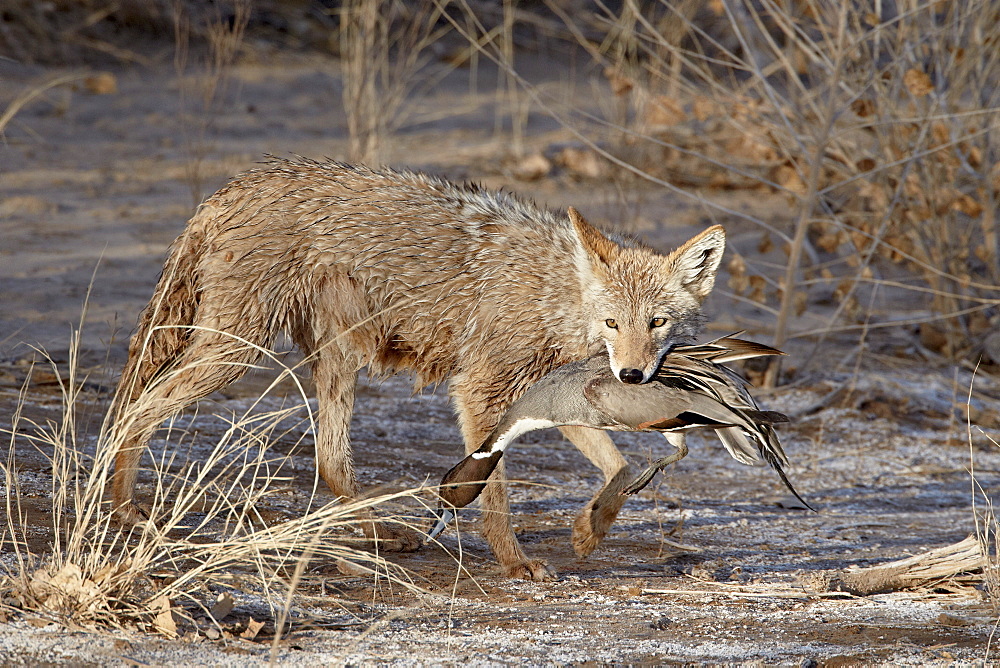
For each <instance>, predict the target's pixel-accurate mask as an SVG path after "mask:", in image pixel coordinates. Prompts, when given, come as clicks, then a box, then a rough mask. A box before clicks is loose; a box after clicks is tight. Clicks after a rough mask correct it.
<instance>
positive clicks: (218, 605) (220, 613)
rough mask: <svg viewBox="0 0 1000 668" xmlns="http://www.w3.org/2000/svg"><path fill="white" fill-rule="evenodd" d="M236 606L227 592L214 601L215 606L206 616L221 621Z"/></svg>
mask: <svg viewBox="0 0 1000 668" xmlns="http://www.w3.org/2000/svg"><path fill="white" fill-rule="evenodd" d="M235 606H236V601H235V600H234V599H233V597H232V595H231V594H230V593H229V592H223V593H221V594H219V596H218V597H217V598H216V599H215V604H214V605H213V606H212V609H211V610H209V611H208V614H210V615H212V617H214V618H215V619H216V620H221V619H222V618H223V617H225V616H226V615H228V614H229V613H230V612H232V611H233V608H234V607H235Z"/></svg>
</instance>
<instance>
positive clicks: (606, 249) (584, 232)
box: [567, 207, 619, 265]
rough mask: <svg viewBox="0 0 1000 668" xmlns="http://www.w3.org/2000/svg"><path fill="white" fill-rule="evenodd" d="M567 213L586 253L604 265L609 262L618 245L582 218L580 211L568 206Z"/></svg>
mask: <svg viewBox="0 0 1000 668" xmlns="http://www.w3.org/2000/svg"><path fill="white" fill-rule="evenodd" d="M567 213H568V214H569V220H570V222H571V223H573V229H574V230H576V236H577V237H578V238H579V239H580V243H581V244H583V247H584V249H586V251H587V254H588V255H590V257H592V258H595V259H597V260H599V261H600V262H601V263H602V264H604V265H608V264H610V263H611V259H612V258H613V257H614V256H615V255H616V254H617V251H618V250H619V246H618V245H617V244H616V243H615V242H613V241H611V240H610V239H608V238H607V237H605V236H604V235H603V234H601V232H600V230H598V229H597V228H596V227H594V226H593V225H591V224H590V223H588V222H587V221H586V220H584V219H583V216H581V215H580V212H579V211H577V210H576V209H574V208H573V207H569V209H568V210H567Z"/></svg>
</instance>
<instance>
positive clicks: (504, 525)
mask: <svg viewBox="0 0 1000 668" xmlns="http://www.w3.org/2000/svg"><path fill="white" fill-rule="evenodd" d="M469 376H473V374H467V375H465V379H462V378H459V377H456V379H455V380H454V381H453V383H452V396H453V397H454V399H455V405H456V408H457V410H458V419H459V423H460V425H461V427H462V436H463V438H464V439H465V452H466V454H469V453H472V452H475V451H476V450H477V449H479V446H480V445H482V444H483V441H485V440H486V436H487V435H488V434H489V433H490V431H492V430H493V427H495V426H496V424H497V422H499V420H500V416H501V415H502V414H503V411H504V410H506V408H507V406H505V405H500V403H499V402H498V401H496V399H495V398H494V397H491V396H490V393H489V392H488V390H486V391H484V390H479V388H475V387H472V384H471V383H470V382H469V381H468V380H466V379H467V378H468V377H469ZM483 377H487V378H488V377H489V374H486V375H485V376H483ZM479 498H480V502H479V503H480V508H481V509H482V520H481V521H482V527H483V529H482V533H483V538H485V539H486V542H487V543H488V544H489V546H490V549H491V550H493V555H494V556H495V557H496V559H497V561H498V562H499V563H500V567H501V568H502V569H503V571H504V574H505V575H506V576H507V577H512V578H521V579H524V580H534V581H536V582H551V581H553V580H555V579H556V577H557V576H556V572H555V571H554V570H553V569H551V568H549V565H548V564H547V563H546V562H545V561H544V560H542V559H531V558H529V557H528V555H526V554H525V553H524V550H522V549H521V544H520V543H519V542H518V540H517V536H516V535H515V534H514V527H513V525H511V522H510V501H509V499H508V495H507V474H506V467H505V466H504V462H503V460H500V463H499V464H498V465H497V467H496V468H495V469H494V470H493V473H492V474H491V475H490V477H489V483H488V484H487V485H486V487H485V489H483V493H482V494H481V495H480V497H479Z"/></svg>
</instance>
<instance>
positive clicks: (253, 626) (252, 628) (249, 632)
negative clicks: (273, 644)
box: [240, 617, 264, 640]
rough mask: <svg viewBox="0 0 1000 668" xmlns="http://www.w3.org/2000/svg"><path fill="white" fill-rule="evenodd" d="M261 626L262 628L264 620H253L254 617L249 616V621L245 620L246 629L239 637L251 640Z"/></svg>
mask: <svg viewBox="0 0 1000 668" xmlns="http://www.w3.org/2000/svg"><path fill="white" fill-rule="evenodd" d="M262 628H264V622H258V621H254V618H253V617H251V618H250V621H249V622H247V628H246V630H245V631H243V633H241V634H240V637H241V638H243V639H244V640H253V639H254V638H256V637H257V634H258V633H260V630H261V629H262Z"/></svg>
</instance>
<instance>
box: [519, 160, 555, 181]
mask: <svg viewBox="0 0 1000 668" xmlns="http://www.w3.org/2000/svg"><path fill="white" fill-rule="evenodd" d="M550 171H552V163H551V162H549V159H548V158H546V157H545V156H544V155H542V154H541V153H532V154H531V155H529V156H527V157H525V158H524V159H523V160H521V162H519V163H517V165H515V166H514V177H515V178H517V179H520V180H521V181H537V180H538V179H540V178H542V177H543V176H546V175H547V174H548V173H549V172H550Z"/></svg>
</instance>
